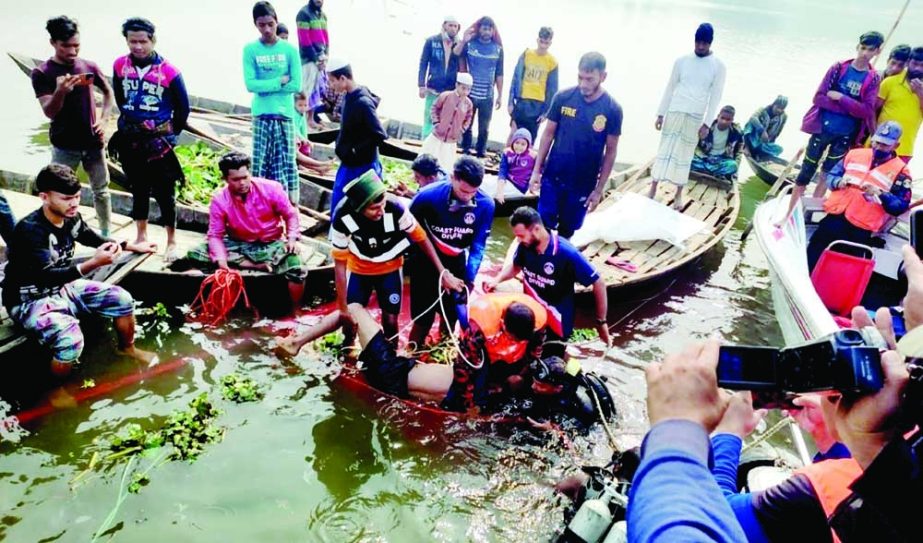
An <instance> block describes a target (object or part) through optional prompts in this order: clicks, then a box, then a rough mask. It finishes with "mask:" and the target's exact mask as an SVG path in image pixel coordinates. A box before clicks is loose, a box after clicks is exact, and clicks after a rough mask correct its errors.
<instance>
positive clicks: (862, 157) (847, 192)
mask: <svg viewBox="0 0 923 543" xmlns="http://www.w3.org/2000/svg"><path fill="white" fill-rule="evenodd" d="M873 153H874V152H873V151H872V149H868V148H862V149H853V150H852V151H850V152H848V153H846V157H845V158H843V165H844V166H845V168H846V172H845V173H844V174H843V181H844V182H845V183H846V186H845V187H844V188H842V189H839V190H834V191H832V192H831V193H830V196H829V197H828V198H827V201H825V202H824V211H826V212H827V213H830V214H832V215H844V214H845V217H846V220H847V221H849V222H850V223H851V224H852V225H853V226H857V227H859V228H862V229H864V230H868V231H870V232H878V231H879V230H881V228H882V227H883V226H884V225H885V223H886V222H888V219H889V218H890V216H889V215H888V213H887V212H886V211H885V209H884V208H883V207H882V206H881V204H879V203H878V202H874V201H873V202H869V201H868V200H866V199H865V192H864V191H863V190H862V189H860V188H859V186H860V185H861V184H862V183H869V184H872V185H875V186H876V187H878V188H879V189H881V190H882V191H883V192H889V191H890V190H891V185H893V184H894V181H895V180H896V179H897V176H898V175H900V173H901V172H902V171H904V169H905V168H906V167H907V164H905V163H904V161H903V160H901V159H900V158H898V157H894V158H892V159H891V160H889V161H887V162H885V163H884V164H881V165H879V166H878V167H876V168H874V169H873V168H872V157H873Z"/></svg>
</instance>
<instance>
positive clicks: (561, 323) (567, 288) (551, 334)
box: [483, 206, 610, 358]
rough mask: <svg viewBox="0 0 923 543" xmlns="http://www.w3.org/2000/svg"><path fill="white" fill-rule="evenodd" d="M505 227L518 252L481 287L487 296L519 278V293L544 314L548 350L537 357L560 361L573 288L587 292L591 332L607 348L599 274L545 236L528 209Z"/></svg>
mask: <svg viewBox="0 0 923 543" xmlns="http://www.w3.org/2000/svg"><path fill="white" fill-rule="evenodd" d="M510 225H511V226H512V227H513V234H515V235H516V240H517V242H518V246H517V247H516V252H515V254H514V255H513V259H512V260H508V261H507V262H506V265H504V267H503V270H501V271H500V274H499V275H498V276H497V277H495V278H493V279H488V280H486V281H484V285H483V286H484V291H485V292H492V291H494V290H495V289H496V288H497V285H498V284H500V283H502V282H503V281H506V280H508V279H512V278H514V277H516V276H517V275H518V274H519V273H520V272H521V273H522V286H523V292H525V293H526V294H528V295H529V296H531V297H533V298H535V300H536V301H537V302H539V303H540V304H542V305H543V306H544V307H545V309H547V310H548V334H547V338H548V340H549V344H546V346H545V348H544V350H543V353H542V356H560V357H562V358H563V357H564V347H565V345H564V343H565V342H566V341H567V339H568V338H569V337H570V335H571V332H573V331H574V316H575V315H574V283H580V284H581V285H583V286H586V287H588V286H591V285H592V286H593V298H594V299H595V301H596V319H595V323H596V330H597V331H598V332H599V337H600V339H602V340H603V341H605V342H606V345H609V343H610V338H609V326H608V325H607V324H606V314H607V313H608V311H609V308H608V299H607V297H606V283H604V282H603V280H602V278H601V277H600V276H599V272H597V271H596V269H595V268H594V267H593V265H592V264H590V262H589V261H588V260H587V259H586V257H585V256H583V254H582V253H581V252H580V251H578V250H577V249H576V248H575V247H574V246H573V245H571V244H570V242H569V241H567V240H566V239H564V238H562V237H560V236H559V235H558V234H557V232H554V231H551V230H548V229H547V228H545V225H544V224H543V223H542V218H541V216H540V215H539V214H538V212H537V211H535V210H534V209H532V208H531V207H525V206H523V207H520V208H519V209H517V210H516V211H514V212H513V214H512V215H511V216H510Z"/></svg>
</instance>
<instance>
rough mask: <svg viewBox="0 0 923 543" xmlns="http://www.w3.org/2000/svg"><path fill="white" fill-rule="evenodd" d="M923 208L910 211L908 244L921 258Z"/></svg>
mask: <svg viewBox="0 0 923 543" xmlns="http://www.w3.org/2000/svg"><path fill="white" fill-rule="evenodd" d="M920 213H923V209H914V210H913V212H911V213H910V244H911V245H913V250H914V251H916V252H917V256H918V257H920V258H923V216H921V215H920Z"/></svg>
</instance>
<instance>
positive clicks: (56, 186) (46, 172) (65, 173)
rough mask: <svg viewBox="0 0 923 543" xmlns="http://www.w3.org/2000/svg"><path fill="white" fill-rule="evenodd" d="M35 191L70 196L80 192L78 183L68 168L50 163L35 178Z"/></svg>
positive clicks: (75, 175)
mask: <svg viewBox="0 0 923 543" xmlns="http://www.w3.org/2000/svg"><path fill="white" fill-rule="evenodd" d="M35 189H36V190H37V191H38V192H58V193H61V194H67V195H68V196H71V195H74V194H77V193H78V192H80V181H79V180H78V179H77V174H76V173H74V170H72V169H71V168H70V167H69V166H65V165H64V164H55V163H51V164H49V165H47V166H45V167H44V168H42V169H41V171H39V172H38V175H37V176H35Z"/></svg>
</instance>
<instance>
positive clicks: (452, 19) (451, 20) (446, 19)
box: [442, 15, 461, 24]
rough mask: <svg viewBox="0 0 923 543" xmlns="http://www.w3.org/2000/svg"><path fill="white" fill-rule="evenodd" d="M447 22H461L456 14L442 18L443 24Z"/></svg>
mask: <svg viewBox="0 0 923 543" xmlns="http://www.w3.org/2000/svg"><path fill="white" fill-rule="evenodd" d="M445 23H455V24H461V23H459V22H458V19H456V18H455V16H454V15H446V16H445V18H443V19H442V24H445Z"/></svg>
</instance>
